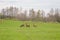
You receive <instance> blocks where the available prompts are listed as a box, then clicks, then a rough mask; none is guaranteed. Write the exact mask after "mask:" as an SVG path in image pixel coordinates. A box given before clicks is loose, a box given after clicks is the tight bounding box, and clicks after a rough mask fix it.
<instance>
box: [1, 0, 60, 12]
mask: <svg viewBox="0 0 60 40" xmlns="http://www.w3.org/2000/svg"><path fill="white" fill-rule="evenodd" d="M10 6H14V7H18V8H20V7H22V8H23V9H26V10H28V9H32V8H33V9H35V10H39V9H43V10H44V11H46V12H48V11H49V10H50V9H51V8H60V0H0V10H1V9H2V8H6V7H10Z"/></svg>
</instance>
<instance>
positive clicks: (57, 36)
mask: <svg viewBox="0 0 60 40" xmlns="http://www.w3.org/2000/svg"><path fill="white" fill-rule="evenodd" d="M23 23H29V24H30V26H31V27H19V26H20V25H21V24H23ZM32 24H36V25H37V27H33V26H32ZM0 40H60V23H42V22H27V21H25V22H23V21H13V20H0Z"/></svg>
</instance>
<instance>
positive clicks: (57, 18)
mask: <svg viewBox="0 0 60 40" xmlns="http://www.w3.org/2000/svg"><path fill="white" fill-rule="evenodd" d="M6 18H8V19H18V20H20V21H42V22H60V9H58V8H56V9H53V8H51V10H50V11H49V12H48V13H45V11H44V10H40V9H39V10H38V11H35V10H34V9H30V10H29V11H27V10H22V8H20V9H19V8H17V7H6V8H3V9H2V10H1V12H0V19H6Z"/></svg>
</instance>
